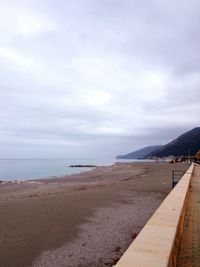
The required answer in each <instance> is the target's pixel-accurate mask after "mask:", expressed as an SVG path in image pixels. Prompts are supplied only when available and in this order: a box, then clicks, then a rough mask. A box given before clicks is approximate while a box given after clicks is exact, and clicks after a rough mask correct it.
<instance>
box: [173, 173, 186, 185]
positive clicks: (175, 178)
mask: <svg viewBox="0 0 200 267" xmlns="http://www.w3.org/2000/svg"><path fill="white" fill-rule="evenodd" d="M184 174H185V171H182V170H173V171H172V188H174V186H175V185H176V184H177V183H178V182H179V181H180V179H181V177H182V176H183V175H184Z"/></svg>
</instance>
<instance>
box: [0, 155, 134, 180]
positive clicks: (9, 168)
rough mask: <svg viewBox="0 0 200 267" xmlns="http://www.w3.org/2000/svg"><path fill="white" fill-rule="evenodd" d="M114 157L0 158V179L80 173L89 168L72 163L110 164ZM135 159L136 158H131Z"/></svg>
mask: <svg viewBox="0 0 200 267" xmlns="http://www.w3.org/2000/svg"><path fill="white" fill-rule="evenodd" d="M116 161H118V162H119V161H130V160H116V159H104V160H99V159H0V180H1V181H12V180H28V179H40V178H50V177H53V176H62V175H68V174H74V173H80V172H84V171H87V170H89V169H90V168H70V167H69V166H70V165H72V164H82V165H83V164H85V165H86V164H92V165H97V166H108V165H112V164H113V163H115V162H116ZM131 161H137V160H131Z"/></svg>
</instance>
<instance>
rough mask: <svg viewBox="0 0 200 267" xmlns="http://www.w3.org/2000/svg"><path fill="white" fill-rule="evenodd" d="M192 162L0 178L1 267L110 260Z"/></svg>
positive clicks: (123, 165)
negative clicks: (173, 176)
mask: <svg viewBox="0 0 200 267" xmlns="http://www.w3.org/2000/svg"><path fill="white" fill-rule="evenodd" d="M187 168H188V165H187V164H167V163H117V164H115V165H113V166H108V167H98V168H95V169H94V170H91V171H89V172H85V173H81V174H76V175H70V176H66V177H65V176H63V177H59V178H57V177H54V178H52V179H46V180H35V181H34V180H33V181H25V182H19V183H1V184H0V266H2V267H26V266H35V267H39V266H40V267H41V266H45V267H47V266H48V267H50V266H52V267H64V266H65V267H72V266H73V267H78V266H79V267H81V266H82V267H89V266H94V267H103V266H112V264H114V262H115V261H117V259H118V258H119V257H120V256H121V255H122V254H123V252H124V251H125V250H126V249H127V247H128V246H129V245H130V243H131V242H132V241H133V239H134V238H135V237H136V235H137V234H138V233H139V231H140V230H141V228H142V227H143V225H144V224H145V223H146V222H147V220H148V219H149V218H150V217H151V215H152V214H153V212H154V211H155V210H156V209H157V207H158V206H159V205H160V203H161V202H162V201H163V199H164V198H165V197H166V195H167V194H168V193H169V192H170V190H171V171H172V170H175V169H176V170H186V169H187Z"/></svg>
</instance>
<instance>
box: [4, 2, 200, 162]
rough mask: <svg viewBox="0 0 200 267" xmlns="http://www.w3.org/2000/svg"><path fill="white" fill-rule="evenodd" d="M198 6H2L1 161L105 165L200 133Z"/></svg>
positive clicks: (136, 4) (199, 11) (84, 3)
mask: <svg viewBox="0 0 200 267" xmlns="http://www.w3.org/2000/svg"><path fill="white" fill-rule="evenodd" d="M199 25H200V1H199V0H188V1H186V0H162V1H161V0H152V1H151V0H123V1H122V0H73V1H69V0H6V1H5V0H0V108H1V111H0V158H94V157H95V158H102V157H113V156H115V155H116V154H123V153H126V152H131V151H133V150H135V149H138V148H141V147H144V146H146V145H155V144H165V143H167V142H169V141H171V139H173V138H175V137H177V135H180V134H181V133H183V132H184V131H187V130H190V129H191V128H194V127H196V126H199V118H200V103H199V102H200V75H199V74H200V27H199Z"/></svg>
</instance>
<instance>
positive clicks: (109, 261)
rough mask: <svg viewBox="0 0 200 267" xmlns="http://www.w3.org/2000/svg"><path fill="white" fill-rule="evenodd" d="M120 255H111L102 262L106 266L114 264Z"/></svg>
mask: <svg viewBox="0 0 200 267" xmlns="http://www.w3.org/2000/svg"><path fill="white" fill-rule="evenodd" d="M119 259H120V257H112V258H111V259H110V260H107V261H106V262H104V264H105V265H106V266H114V265H115V264H116V263H117V262H118V261H119Z"/></svg>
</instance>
